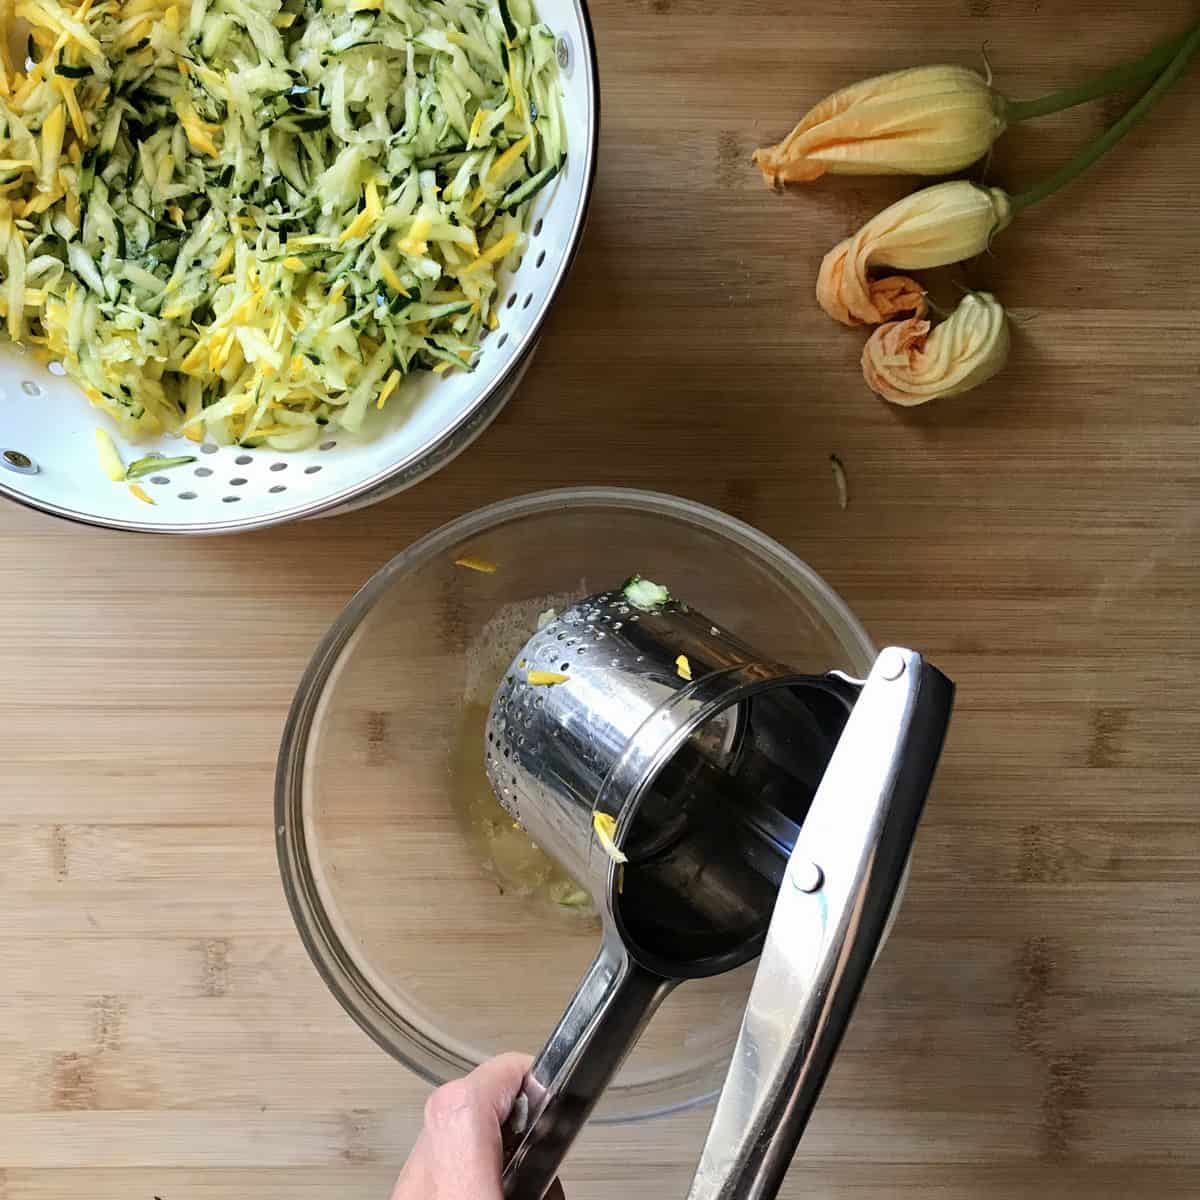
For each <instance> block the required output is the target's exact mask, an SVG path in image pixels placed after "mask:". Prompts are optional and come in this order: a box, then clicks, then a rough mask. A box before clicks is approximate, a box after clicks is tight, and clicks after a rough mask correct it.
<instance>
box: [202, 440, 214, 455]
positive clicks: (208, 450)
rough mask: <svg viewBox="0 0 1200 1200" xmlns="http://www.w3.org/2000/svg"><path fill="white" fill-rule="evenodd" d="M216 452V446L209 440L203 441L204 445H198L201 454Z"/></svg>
mask: <svg viewBox="0 0 1200 1200" xmlns="http://www.w3.org/2000/svg"><path fill="white" fill-rule="evenodd" d="M216 452H217V448H216V446H214V445H213V444H212V443H211V442H205V443H204V445H203V446H201V447H200V453H201V454H216Z"/></svg>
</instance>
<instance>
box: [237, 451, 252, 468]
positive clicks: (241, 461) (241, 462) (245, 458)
mask: <svg viewBox="0 0 1200 1200" xmlns="http://www.w3.org/2000/svg"><path fill="white" fill-rule="evenodd" d="M233 461H234V462H235V463H237V465H238V466H239V467H248V466H249V465H250V464H251V463H252V462H253V461H254V459H252V458H251V457H250V455H248V454H239V455H238V456H237V458H235V459H234V460H233Z"/></svg>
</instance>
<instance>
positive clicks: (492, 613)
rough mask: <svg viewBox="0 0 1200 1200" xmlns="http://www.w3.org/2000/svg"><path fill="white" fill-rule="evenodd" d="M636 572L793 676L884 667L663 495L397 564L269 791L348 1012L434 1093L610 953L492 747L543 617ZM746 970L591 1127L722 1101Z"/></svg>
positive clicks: (314, 698) (340, 641)
mask: <svg viewBox="0 0 1200 1200" xmlns="http://www.w3.org/2000/svg"><path fill="white" fill-rule="evenodd" d="M464 563H466V564H471V563H473V564H474V566H473V567H472V566H471V565H462V564H464ZM480 567H483V568H491V567H494V570H489V569H484V570H480V569H478V568H480ZM635 573H639V574H641V575H644V576H645V577H647V578H649V579H653V580H656V581H658V582H660V583H664V584H666V585H667V586H668V587H670V589H671V591H672V593H673V594H674V595H676V596H679V597H680V598H682V599H684V600H686V601H687V602H688V603H689V604H690V605H692V607H693V608H696V609H699V610H700V611H702V612H704V613H706V614H707V615H708V616H710V617H711V618H712V619H713V620H714V621H715V622H717V623H718V624H720V625H721V626H722V627H723V628H725V629H728V630H730V631H731V632H733V633H735V634H737V635H738V636H740V637H741V638H742V639H743V640H745V641H747V642H749V643H750V644H752V645H753V646H754V647H756V648H757V649H758V650H760V651H761V652H763V653H764V654H766V655H768V656H770V657H773V658H775V659H778V660H780V661H783V662H786V663H789V664H791V665H793V666H794V667H796V668H797V669H798V670H801V671H806V672H821V671H826V670H830V669H833V668H841V669H843V670H846V671H848V672H850V673H851V674H855V675H864V676H865V675H866V673H867V670H868V668H869V667H870V664H871V661H872V659H873V657H874V651H873V648H872V645H871V642H870V641H869V639H868V638H867V635H866V634H865V632H864V631H863V630H862V628H861V627H860V626H859V624H858V622H857V621H856V620H855V619H854V617H853V616H852V615H851V614H850V612H849V611H848V610H847V608H846V606H845V605H844V604H843V603H842V601H841V600H840V599H839V598H838V596H837V595H836V594H835V593H834V592H833V591H832V590H830V588H829V587H828V585H826V584H825V583H824V582H823V581H822V580H821V579H820V578H819V577H818V576H817V575H815V574H814V573H813V572H812V571H811V570H810V569H809V568H808V567H807V566H805V565H804V563H802V562H801V561H800V560H799V559H797V558H796V557H795V556H794V555H792V554H790V553H789V552H788V551H787V550H785V549H784V548H783V547H782V546H780V545H778V544H777V543H776V542H773V541H772V540H771V539H769V538H767V537H764V536H763V535H762V534H761V533H758V532H756V531H755V530H753V529H751V528H750V527H749V526H747V525H743V524H742V523H741V522H739V521H735V520H733V519H732V518H731V517H728V516H725V515H724V514H723V513H720V512H716V511H715V510H713V509H710V508H704V507H702V506H701V505H698V504H693V503H691V502H689V501H686V500H681V499H676V498H674V497H671V496H663V495H657V494H654V493H651V492H639V491H629V490H623V489H613V488H572V489H567V490H563V491H553V492H543V493H541V494H538V495H532V496H525V497H522V498H520V499H517V500H509V501H504V502H502V503H500V504H495V505H492V506H491V507H489V508H485V509H482V510H480V511H478V512H475V513H471V514H470V515H468V516H465V517H462V518H461V519H459V520H457V521H454V522H453V523H451V524H450V525H447V526H445V527H444V528H442V529H439V530H438V531H437V532H435V533H432V534H430V535H429V536H427V537H425V538H423V539H422V540H421V541H419V542H417V543H416V544H415V545H414V546H412V547H410V548H409V549H408V550H405V551H404V552H403V553H402V554H399V555H397V556H396V557H395V558H394V559H392V561H391V562H390V563H388V564H387V566H385V567H384V568H383V569H382V570H380V571H379V572H378V573H377V574H376V575H375V576H374V578H372V579H371V580H370V582H369V583H367V585H366V586H365V587H364V588H363V589H362V590H361V591H360V592H359V593H358V595H356V596H355V597H354V599H353V600H351V602H350V603H349V605H348V606H347V607H346V609H345V611H344V612H343V613H342V615H341V616H340V617H339V618H338V620H337V622H336V623H335V624H334V626H333V628H332V629H331V630H330V631H329V633H328V634H327V635H326V637H325V639H324V641H323V642H322V643H321V645H320V647H319V648H318V650H317V652H316V655H315V656H314V658H313V660H312V662H311V664H310V665H309V667H308V670H307V672H306V673H305V675H304V679H303V680H302V682H301V685H300V690H299V692H298V694H297V696H296V699H295V701H294V703H293V705H292V710H291V713H290V715H289V718H288V722H287V727H286V729H285V731H284V737H283V745H282V747H281V751H280V761H279V770H278V776H277V783H276V815H277V822H276V824H277V832H278V849H279V862H280V868H281V871H282V874H283V882H284V888H285V890H286V892H287V896H288V902H289V903H290V905H291V908H292V913H293V915H294V916H295V919H296V924H297V926H298V927H299V930H300V934H301V937H302V938H303V939H304V943H305V945H306V946H307V948H308V951H309V953H310V954H311V955H312V958H313V962H314V963H315V964H316V966H317V969H318V970H319V971H320V972H321V974H322V976H323V977H324V979H325V981H326V982H327V983H328V984H329V986H330V988H332V990H333V992H334V994H335V995H336V996H337V997H338V999H339V1000H340V1001H341V1003H342V1004H343V1005H344V1006H345V1008H346V1010H347V1012H349V1013H350V1015H351V1016H352V1017H353V1018H354V1019H355V1020H356V1021H357V1022H358V1023H359V1024H360V1025H361V1026H362V1027H363V1029H365V1030H366V1031H367V1032H368V1033H369V1034H370V1035H371V1036H372V1037H373V1038H374V1039H375V1040H376V1041H377V1042H378V1043H379V1044H380V1045H381V1046H382V1047H383V1048H384V1049H385V1050H387V1051H389V1052H390V1053H391V1054H393V1055H394V1056H395V1057H396V1058H398V1059H400V1060H401V1061H402V1062H404V1063H406V1064H407V1065H408V1066H409V1067H411V1068H412V1069H413V1070H414V1071H416V1072H418V1073H419V1074H420V1075H422V1076H424V1077H425V1078H426V1079H428V1080H430V1081H431V1082H433V1083H441V1082H444V1081H446V1080H447V1079H451V1078H453V1077H455V1076H457V1075H460V1074H462V1073H463V1072H465V1071H468V1070H470V1069H471V1068H472V1067H474V1066H475V1065H476V1064H478V1063H479V1062H481V1061H482V1060H483V1059H485V1058H487V1057H489V1056H490V1055H492V1054H495V1053H498V1052H499V1051H502V1050H507V1049H523V1050H526V1051H528V1052H530V1053H534V1052H536V1051H537V1050H538V1049H539V1048H540V1047H541V1045H542V1044H543V1042H544V1041H545V1039H546V1037H547V1035H548V1034H549V1033H550V1031H551V1030H552V1029H553V1028H554V1025H555V1023H556V1022H557V1020H558V1018H559V1016H560V1015H561V1013H562V1010H563V1008H564V1007H565V1005H566V1003H567V1001H568V1000H569V998H570V996H571V994H572V993H573V991H574V990H575V986H576V984H577V983H578V981H579V979H580V978H581V976H582V975H583V973H584V971H585V969H586V968H587V966H588V964H589V963H590V961H591V959H592V956H593V954H594V952H595V949H596V946H597V942H598V936H599V921H598V919H597V918H596V917H595V916H594V915H593V914H592V912H591V910H590V908H589V907H588V906H587V904H586V903H582V904H581V897H580V895H579V893H578V892H577V891H576V890H575V889H573V887H572V885H571V882H570V881H569V880H567V879H565V878H564V877H562V876H561V875H560V874H558V873H557V872H555V871H553V870H552V869H551V868H550V867H549V866H548V865H547V864H545V863H544V862H541V861H540V860H539V858H538V856H537V855H536V852H535V851H533V850H532V849H531V848H530V846H529V843H528V842H527V841H526V840H525V838H524V835H523V834H521V833H520V831H518V830H516V829H515V828H514V827H513V825H512V823H511V821H509V820H508V818H507V817H505V816H504V814H503V811H502V810H501V809H499V808H498V806H497V805H496V804H495V801H494V800H493V799H492V797H491V793H490V791H489V790H488V784H487V780H486V778H485V775H484V768H483V755H484V746H483V741H484V737H483V727H484V720H485V717H486V713H487V706H488V703H489V701H490V699H491V695H492V691H493V689H494V687H495V685H496V683H497V682H498V681H499V679H500V677H501V675H502V674H503V673H504V670H505V668H506V667H507V666H508V665H509V663H510V662H511V660H512V657H513V656H514V655H515V654H516V653H517V651H518V650H520V648H521V646H522V645H523V644H524V642H525V640H526V638H528V637H529V635H530V634H531V633H532V632H533V630H534V629H535V627H536V625H537V620H538V617H539V615H540V614H541V613H543V612H544V611H545V610H547V609H551V608H561V607H563V606H565V605H567V604H569V603H572V602H573V601H575V600H577V599H579V598H581V597H583V596H585V595H587V594H589V593H592V592H598V591H602V590H605V589H608V588H612V587H615V586H618V585H619V584H620V583H621V582H622V581H623V580H624V579H626V578H627V577H628V576H630V575H632V574H635ZM753 970H754V964H753V963H751V964H748V965H747V966H745V967H742V968H741V969H739V970H737V971H734V972H730V973H729V974H726V975H721V976H717V977H714V978H711V979H705V980H698V981H694V982H689V983H685V984H684V985H682V986H681V987H679V988H677V989H676V990H675V992H674V993H673V994H672V995H671V996H670V997H669V998H668V1000H667V1001H666V1003H665V1004H664V1005H663V1007H662V1009H661V1010H660V1011H659V1012H658V1014H657V1015H656V1016H655V1018H654V1019H653V1020H652V1021H651V1023H650V1026H649V1028H648V1029H647V1031H646V1033H645V1034H644V1036H643V1037H642V1039H641V1041H640V1042H639V1043H638V1045H637V1047H636V1049H635V1050H634V1052H633V1053H632V1054H631V1056H630V1057H629V1059H628V1061H627V1062H626V1064H625V1065H624V1067H623V1068H622V1070H621V1072H620V1073H619V1075H618V1076H617V1078H616V1080H615V1081H614V1083H613V1085H612V1086H611V1087H610V1088H609V1089H608V1091H607V1092H606V1094H605V1096H604V1098H603V1099H602V1101H601V1103H600V1105H599V1107H598V1108H597V1110H596V1119H599V1120H606V1119H607V1120H629V1119H636V1118H639V1117H647V1116H651V1115H654V1114H657V1113H662V1112H668V1111H671V1110H674V1109H679V1108H682V1107H686V1106H688V1105H691V1104H696V1103H699V1102H701V1101H704V1100H706V1099H708V1098H710V1097H711V1096H712V1095H714V1094H715V1093H716V1091H718V1090H719V1088H720V1086H721V1083H722V1081H723V1079H724V1074H725V1069H726V1066H727V1064H728V1060H729V1054H730V1051H731V1049H732V1047H733V1043H734V1040H735V1038H736V1036H737V1031H738V1026H739V1024H740V1021H741V1013H742V1009H743V1007H744V1003H745V996H746V992H747V990H748V988H749V985H750V981H751V979H752V977H753Z"/></svg>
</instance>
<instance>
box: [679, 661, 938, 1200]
mask: <svg viewBox="0 0 1200 1200" xmlns="http://www.w3.org/2000/svg"><path fill="white" fill-rule="evenodd" d="M953 695H954V685H953V684H952V683H951V682H950V681H949V680H948V679H947V678H946V677H945V676H944V675H942V674H941V672H939V671H937V670H936V669H935V668H933V667H931V666H929V665H928V664H927V663H925V662H924V661H923V660H922V658H921V656H920V655H919V654H915V653H913V652H912V651H911V650H900V649H896V648H894V647H893V648H891V649H888V650H884V651H883V653H882V654H880V655H879V657H878V658H877V659H876V661H875V665H874V667H873V668H872V669H871V673H870V676H869V677H868V679H867V682H866V684H865V685H864V687H863V689H862V692H861V694H860V695H859V698H858V701H857V702H856V703H855V705H854V708H853V710H852V711H851V713H850V717H849V719H848V721H847V722H846V726H845V729H844V730H843V732H842V736H841V738H840V739H839V741H838V744H837V746H836V747H835V749H834V752H833V755H832V756H831V758H830V760H829V765H828V766H827V767H826V770H825V774H824V776H823V777H822V779H821V783H820V786H819V787H818V789H817V794H816V796H815V797H814V798H813V803H812V806H811V808H810V809H809V811H808V814H807V815H806V817H805V819H804V824H803V827H802V828H801V831H800V836H799V838H798V839H797V841H796V845H795V848H794V850H793V851H792V854H791V857H790V858H789V859H788V865H787V871H786V873H785V875H784V879H783V883H782V885H781V887H780V891H779V896H778V899H777V900H776V903H775V910H774V913H773V914H772V917H771V924H770V927H769V929H768V931H767V938H766V942H765V944H764V946H763V951H762V955H761V957H760V959H759V965H758V970H757V972H756V974H755V977H754V984H753V986H752V988H751V991H750V1000H749V1003H748V1005H747V1007H746V1013H745V1017H744V1018H743V1021H742V1028H741V1031H740V1033H739V1034H738V1040H737V1044H736V1046H735V1047H734V1052H733V1059H732V1061H731V1063H730V1067H729V1074H728V1075H727V1076H726V1080H725V1086H724V1088H723V1089H722V1092H721V1096H720V1099H719V1100H718V1102H717V1110H716V1113H715V1115H714V1117H713V1122H712V1126H711V1128H710V1129H709V1133H708V1139H707V1141H706V1142H705V1145H704V1150H703V1152H702V1154H701V1158H700V1165H699V1167H698V1168H697V1171H696V1176H695V1179H694V1180H693V1182H692V1187H691V1191H690V1192H689V1193H688V1197H689V1200H770V1198H771V1197H774V1196H775V1195H776V1193H777V1192H778V1190H779V1186H780V1184H781V1183H782V1181H783V1176H784V1173H785V1172H786V1171H787V1168H788V1165H789V1164H790V1163H791V1160H792V1155H793V1154H794V1153H795V1151H796V1145H797V1143H798V1142H799V1140H800V1136H801V1134H802V1133H803V1132H804V1128H805V1126H806V1124H807V1123H808V1118H809V1115H810V1114H811V1112H812V1109H813V1106H814V1104H815V1103H816V1101H817V1097H818V1095H819V1094H820V1091H821V1087H822V1085H823V1084H824V1082H825V1077H826V1075H827V1073H828V1071H829V1067H830V1063H831V1062H832V1061H833V1056H834V1053H835V1052H836V1050H837V1048H838V1045H839V1043H840V1042H841V1040H842V1034H843V1033H844V1032H845V1029H846V1025H847V1022H848V1021H849V1019H850V1015H851V1013H852V1011H853V1009H854V1004H855V1001H856V1000H857V999H858V994H859V991H860V989H861V988H862V985H863V980H864V979H865V978H866V975H867V971H868V970H869V969H870V967H871V963H872V961H873V959H874V957H875V954H876V951H877V950H878V947H879V944H880V941H881V939H882V937H883V934H884V931H885V928H886V926H887V922H888V917H889V914H890V913H891V911H892V906H893V903H894V901H895V899H896V893H897V889H898V887H899V885H900V881H901V879H902V877H903V875H904V870H905V866H906V864H907V862H908V854H909V849H910V846H911V844H912V840H913V836H914V834H915V833H916V828H917V822H918V820H919V819H920V816H921V810H922V807H923V806H924V803H925V795H926V792H927V791H928V789H929V785H930V782H931V780H932V777H933V771H934V767H935V766H936V764H937V759H938V755H939V754H940V752H941V748H942V741H943V739H944V737H945V732H946V724H947V722H948V720H949V717H950V707H951V703H952V700H953Z"/></svg>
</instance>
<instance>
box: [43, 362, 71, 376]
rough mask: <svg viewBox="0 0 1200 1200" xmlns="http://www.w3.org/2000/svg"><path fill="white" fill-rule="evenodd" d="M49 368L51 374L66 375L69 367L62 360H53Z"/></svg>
mask: <svg viewBox="0 0 1200 1200" xmlns="http://www.w3.org/2000/svg"><path fill="white" fill-rule="evenodd" d="M47 369H48V370H49V372H50V374H51V375H65V374H66V373H67V368H66V367H64V366H63V365H62V363H60V362H52V363H51V364H50V366H49V367H48V368H47Z"/></svg>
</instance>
